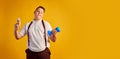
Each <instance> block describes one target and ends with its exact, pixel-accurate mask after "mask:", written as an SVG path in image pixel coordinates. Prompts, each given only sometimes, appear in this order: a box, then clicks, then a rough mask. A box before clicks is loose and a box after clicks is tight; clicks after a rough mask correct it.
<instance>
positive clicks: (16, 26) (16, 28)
mask: <svg viewBox="0 0 120 59" xmlns="http://www.w3.org/2000/svg"><path fill="white" fill-rule="evenodd" d="M20 25H21V21H20V18H17V23H16V24H15V31H18V30H20Z"/></svg>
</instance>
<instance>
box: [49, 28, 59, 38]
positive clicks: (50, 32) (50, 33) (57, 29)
mask: <svg viewBox="0 0 120 59" xmlns="http://www.w3.org/2000/svg"><path fill="white" fill-rule="evenodd" d="M55 30H56V31H57V32H60V27H56V28H55ZM47 33H48V35H49V36H51V35H52V31H50V30H48V32H47Z"/></svg>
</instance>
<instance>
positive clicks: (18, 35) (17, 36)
mask: <svg viewBox="0 0 120 59" xmlns="http://www.w3.org/2000/svg"><path fill="white" fill-rule="evenodd" d="M19 29H20V26H19V24H18V23H16V24H15V30H14V35H15V38H16V39H17V40H18V39H20V38H22V35H21V34H20V33H19Z"/></svg>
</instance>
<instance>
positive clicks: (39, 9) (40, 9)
mask: <svg viewBox="0 0 120 59" xmlns="http://www.w3.org/2000/svg"><path fill="white" fill-rule="evenodd" d="M36 11H44V10H43V9H42V8H38V9H37V10H36Z"/></svg>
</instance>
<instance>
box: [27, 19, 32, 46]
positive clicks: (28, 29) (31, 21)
mask: <svg viewBox="0 0 120 59" xmlns="http://www.w3.org/2000/svg"><path fill="white" fill-rule="evenodd" d="M32 23H33V22H32V21H31V22H30V24H29V26H28V30H27V35H28V46H30V38H29V37H30V36H29V28H30V26H31V24H32Z"/></svg>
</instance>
